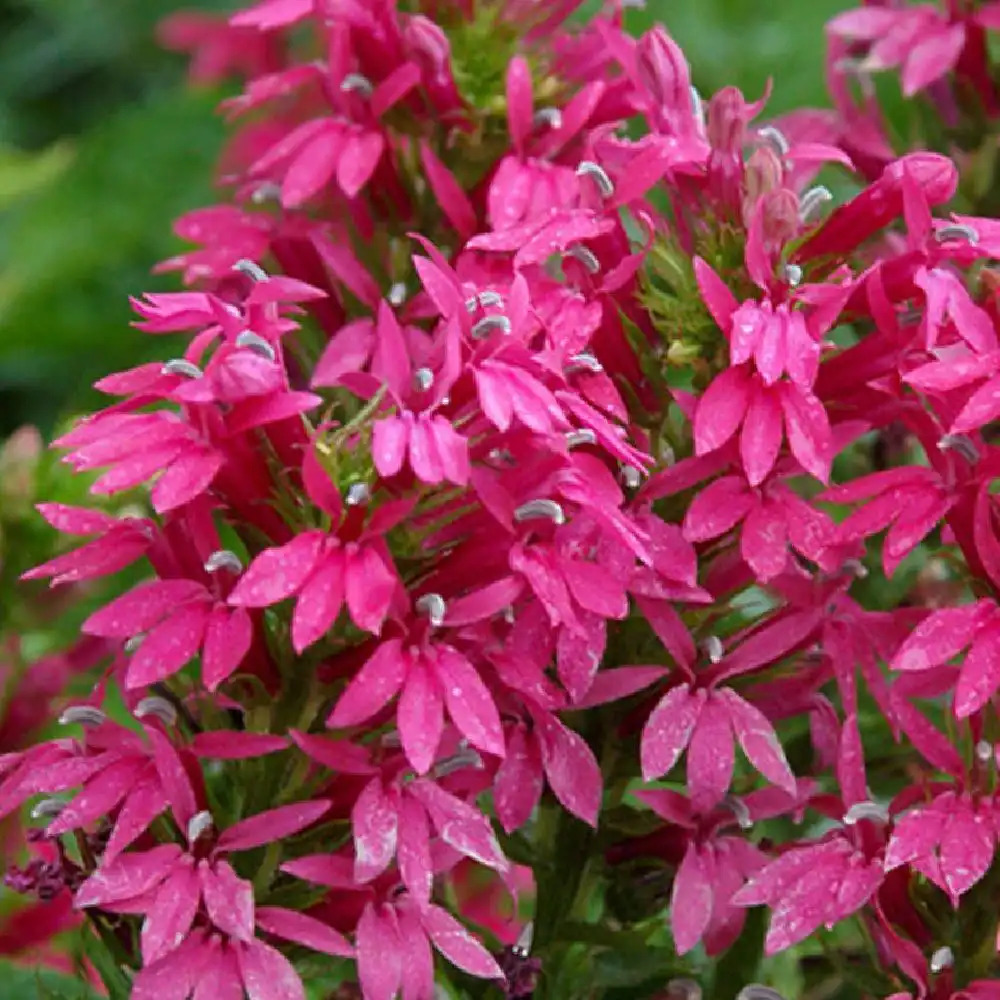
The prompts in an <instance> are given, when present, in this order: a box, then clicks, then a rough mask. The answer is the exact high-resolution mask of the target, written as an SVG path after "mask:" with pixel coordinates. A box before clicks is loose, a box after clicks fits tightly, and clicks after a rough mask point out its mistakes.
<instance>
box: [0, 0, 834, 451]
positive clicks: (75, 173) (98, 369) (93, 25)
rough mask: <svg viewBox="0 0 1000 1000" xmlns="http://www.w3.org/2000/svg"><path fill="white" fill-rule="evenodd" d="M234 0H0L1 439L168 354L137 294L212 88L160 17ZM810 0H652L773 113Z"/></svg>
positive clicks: (810, 17) (809, 53)
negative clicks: (188, 73)
mask: <svg viewBox="0 0 1000 1000" xmlns="http://www.w3.org/2000/svg"><path fill="white" fill-rule="evenodd" d="M233 6H237V4H236V3H235V2H234V0H228V2H227V0H199V2H194V3H191V2H189V3H179V2H177V0H0V436H3V435H6V434H7V433H9V432H10V431H11V430H12V429H14V428H15V427H17V426H19V425H21V424H23V423H25V422H32V423H36V424H38V425H39V426H41V428H42V430H43V431H44V432H46V433H48V432H49V431H50V430H51V428H52V426H53V424H54V422H55V421H56V420H57V419H59V418H61V417H64V416H66V415H68V414H69V413H71V412H73V411H74V410H77V409H80V408H82V407H86V406H88V405H93V403H94V401H95V398H94V395H92V394H91V392H90V390H89V389H88V387H89V385H90V383H91V382H93V381H94V380H95V379H96V378H98V377H99V376H100V375H102V374H104V373H106V372H108V371H110V370H114V369H119V368H123V367H127V366H128V365H130V364H134V363H136V362H138V361H140V360H147V359H149V358H151V357H154V356H163V352H164V350H165V348H166V345H165V344H164V343H163V342H162V340H158V339H156V338H150V337H146V336H143V335H142V334H139V333H138V332H136V331H135V330H133V329H132V328H131V327H129V325H128V324H129V322H130V319H131V313H130V309H129V304H128V295H129V294H138V293H140V292H142V291H144V290H149V289H167V288H170V287H173V282H174V280H175V279H173V278H172V277H170V276H156V277H151V276H150V274H149V270H150V268H151V267H152V266H153V265H154V264H155V263H156V262H157V261H159V260H162V259H163V258H165V257H167V256H169V255H170V254H172V253H174V252H176V251H177V250H178V248H179V244H178V242H177V241H176V240H175V238H174V237H173V236H172V235H171V230H170V224H171V220H172V219H173V218H174V217H175V216H176V215H178V214H179V213H181V212H182V211H184V210H187V209H190V208H194V207H196V206H199V205H202V204H205V203H207V202H209V201H210V200H211V198H212V190H211V188H212V183H211V182H212V172H213V163H214V160H215V157H216V154H217V152H218V149H219V145H220V142H221V139H222V124H221V122H220V120H219V119H218V118H217V117H216V116H215V115H214V114H213V107H214V105H215V103H216V101H217V100H218V97H219V94H218V93H213V92H208V91H205V90H204V89H202V90H196V89H193V88H191V87H190V86H188V85H187V84H186V83H185V79H184V73H185V66H184V60H183V58H182V57H180V56H178V55H176V54H173V53H166V52H163V51H161V50H160V49H159V48H158V46H157V44H156V40H155V25H156V23H157V22H158V21H159V20H160V19H161V18H162V17H164V16H165V15H167V14H169V13H172V12H174V11H176V10H179V9H182V8H185V7H197V8H198V9H201V10H206V9H208V10H213V9H214V10H224V9H227V8H232V7H233ZM844 6H846V4H844V3H843V2H839V0H813V2H812V3H810V4H806V5H802V4H786V5H780V6H776V7H773V8H769V12H768V13H764V10H765V9H768V8H765V7H764V5H762V4H761V3H759V0H649V3H648V4H647V5H646V8H645V9H644V10H640V9H631V10H629V12H628V16H629V20H630V25H631V26H632V27H633V28H634V29H635V30H637V31H638V30H641V29H642V28H644V27H646V26H648V25H649V24H650V23H652V22H653V21H656V20H660V21H663V22H664V23H665V24H666V25H667V27H668V28H669V29H670V31H671V32H672V33H673V34H674V36H675V37H676V38H677V39H678V41H679V42H680V43H681V45H682V46H683V47H684V49H685V51H686V52H687V54H688V57H689V59H690V61H691V64H692V66H693V69H694V77H695V82H696V84H697V86H698V87H699V89H700V90H701V92H702V93H703V94H705V95H708V94H711V93H712V92H713V91H714V90H716V89H717V88H718V87H720V86H722V85H724V84H728V83H735V84H737V85H739V86H741V87H743V88H744V89H745V90H746V92H747V93H748V95H750V96H752V97H757V96H759V95H760V93H761V92H762V90H763V87H764V84H765V81H766V80H767V78H768V77H769V76H773V77H775V90H774V97H773V99H772V102H771V105H770V110H771V111H772V112H779V111H783V110H787V109H788V108H790V107H793V106H797V105H798V106H801V105H804V104H823V103H825V97H824V92H823V81H822V52H823V23H824V21H825V20H826V19H827V18H828V17H829V16H830V14H831V13H833V12H834V11H836V10H838V9H841V8H842V7H844Z"/></svg>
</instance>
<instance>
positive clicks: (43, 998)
mask: <svg viewBox="0 0 1000 1000" xmlns="http://www.w3.org/2000/svg"><path fill="white" fill-rule="evenodd" d="M97 996H98V995H97V994H96V993H95V992H94V991H93V990H92V989H91V988H90V986H89V985H88V984H87V983H86V982H84V981H83V980H81V979H78V978H76V977H75V976H66V975H63V974H61V973H58V972H53V971H52V970H51V969H40V968H28V967H25V966H19V965H14V964H12V963H11V962H0V1000H97Z"/></svg>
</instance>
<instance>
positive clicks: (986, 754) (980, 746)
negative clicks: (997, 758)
mask: <svg viewBox="0 0 1000 1000" xmlns="http://www.w3.org/2000/svg"><path fill="white" fill-rule="evenodd" d="M993 753H994V751H993V744H992V743H990V742H989V740H980V741H979V742H978V743H977V744H976V760H978V761H979V763H980V764H988V763H989V762H990V761H991V760H993Z"/></svg>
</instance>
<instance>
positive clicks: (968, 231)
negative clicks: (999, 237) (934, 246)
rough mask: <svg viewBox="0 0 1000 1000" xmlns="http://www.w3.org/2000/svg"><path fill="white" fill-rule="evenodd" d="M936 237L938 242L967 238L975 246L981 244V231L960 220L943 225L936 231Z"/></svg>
mask: <svg viewBox="0 0 1000 1000" xmlns="http://www.w3.org/2000/svg"><path fill="white" fill-rule="evenodd" d="M934 238H935V239H936V240H937V241H938V243H947V242H948V240H966V241H967V242H968V243H971V244H972V245H973V246H978V245H979V233H978V232H976V230H975V229H973V228H972V226H967V225H965V224H964V223H960V222H955V223H949V224H948V225H945V226H942V227H941V228H940V229H938V230H937V232H935V233H934Z"/></svg>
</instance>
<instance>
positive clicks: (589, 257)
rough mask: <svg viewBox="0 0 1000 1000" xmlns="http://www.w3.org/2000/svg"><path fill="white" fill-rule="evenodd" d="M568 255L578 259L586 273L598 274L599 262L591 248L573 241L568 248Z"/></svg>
mask: <svg viewBox="0 0 1000 1000" xmlns="http://www.w3.org/2000/svg"><path fill="white" fill-rule="evenodd" d="M568 252H569V256H570V257H573V258H574V259H575V260H578V261H579V262H580V263H581V264H582V265H583V267H584V270H585V271H586V272H587V274H598V273H599V272H600V270H601V262H600V261H599V260H598V259H597V256H596V254H595V253H594V252H593V250H591V249H589V248H588V247H585V246H584V245H583V244H582V243H574V244H573V245H572V246H571V247H570V248H569V251H568Z"/></svg>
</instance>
